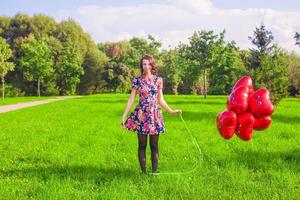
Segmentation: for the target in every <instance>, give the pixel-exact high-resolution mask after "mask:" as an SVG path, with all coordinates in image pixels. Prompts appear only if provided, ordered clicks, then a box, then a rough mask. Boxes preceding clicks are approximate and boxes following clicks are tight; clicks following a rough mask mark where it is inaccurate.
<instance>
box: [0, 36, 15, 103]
mask: <svg viewBox="0 0 300 200" xmlns="http://www.w3.org/2000/svg"><path fill="white" fill-rule="evenodd" d="M11 56H12V51H11V49H10V48H9V45H8V44H7V43H6V41H5V39H3V38H2V37H0V76H1V82H2V100H4V94H5V91H4V90H5V89H4V88H5V87H4V82H5V81H4V77H5V76H6V74H7V72H8V71H12V70H13V69H14V64H13V63H12V62H8V61H7V60H8V59H9V58H10V57H11Z"/></svg>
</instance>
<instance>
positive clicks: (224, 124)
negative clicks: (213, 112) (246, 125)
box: [216, 110, 237, 139]
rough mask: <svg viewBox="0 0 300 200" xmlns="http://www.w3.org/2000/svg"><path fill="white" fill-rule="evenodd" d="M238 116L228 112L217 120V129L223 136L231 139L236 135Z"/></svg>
mask: <svg viewBox="0 0 300 200" xmlns="http://www.w3.org/2000/svg"><path fill="white" fill-rule="evenodd" d="M236 122H237V118H236V114H235V112H233V111H230V110H226V111H224V112H221V113H220V114H219V115H218V116H217V119H216V123H217V127H218V130H219V133H220V134H221V136H222V137H223V138H225V139H230V138H232V136H233V135H234V131H235V128H236Z"/></svg>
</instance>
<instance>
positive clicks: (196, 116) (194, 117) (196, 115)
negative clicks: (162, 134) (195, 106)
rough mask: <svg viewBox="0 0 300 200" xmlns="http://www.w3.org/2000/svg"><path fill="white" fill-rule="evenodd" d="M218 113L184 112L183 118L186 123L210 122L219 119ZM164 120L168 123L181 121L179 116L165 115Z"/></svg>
mask: <svg viewBox="0 0 300 200" xmlns="http://www.w3.org/2000/svg"><path fill="white" fill-rule="evenodd" d="M217 114H218V113H217V112H215V111H185V110H183V111H182V118H183V119H184V120H185V121H202V120H209V121H213V122H214V121H215V120H216V117H217ZM164 118H165V119H166V120H168V121H178V120H180V118H179V116H170V115H167V114H165V115H164Z"/></svg>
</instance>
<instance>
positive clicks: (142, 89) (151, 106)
mask: <svg viewBox="0 0 300 200" xmlns="http://www.w3.org/2000/svg"><path fill="white" fill-rule="evenodd" d="M131 88H132V89H134V88H136V89H137V93H138V94H139V103H138V105H137V106H136V107H135V109H134V110H133V112H132V113H131V114H130V115H129V117H128V118H127V119H126V121H125V128H126V129H127V130H130V131H135V132H137V133H138V134H145V135H155V134H162V133H164V132H165V125H164V119H163V115H162V111H161V108H160V107H159V105H158V100H157V97H158V91H159V90H161V89H162V88H163V81H162V78H161V77H158V76H155V75H153V76H152V77H151V79H150V81H149V82H147V81H146V80H145V79H143V78H141V77H134V79H133V81H132V85H131Z"/></svg>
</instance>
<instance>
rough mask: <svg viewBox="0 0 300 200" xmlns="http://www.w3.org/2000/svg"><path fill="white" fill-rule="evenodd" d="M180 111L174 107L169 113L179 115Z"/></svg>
mask: <svg viewBox="0 0 300 200" xmlns="http://www.w3.org/2000/svg"><path fill="white" fill-rule="evenodd" d="M181 114H182V111H181V110H180V109H175V110H173V111H172V112H171V115H181Z"/></svg>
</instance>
